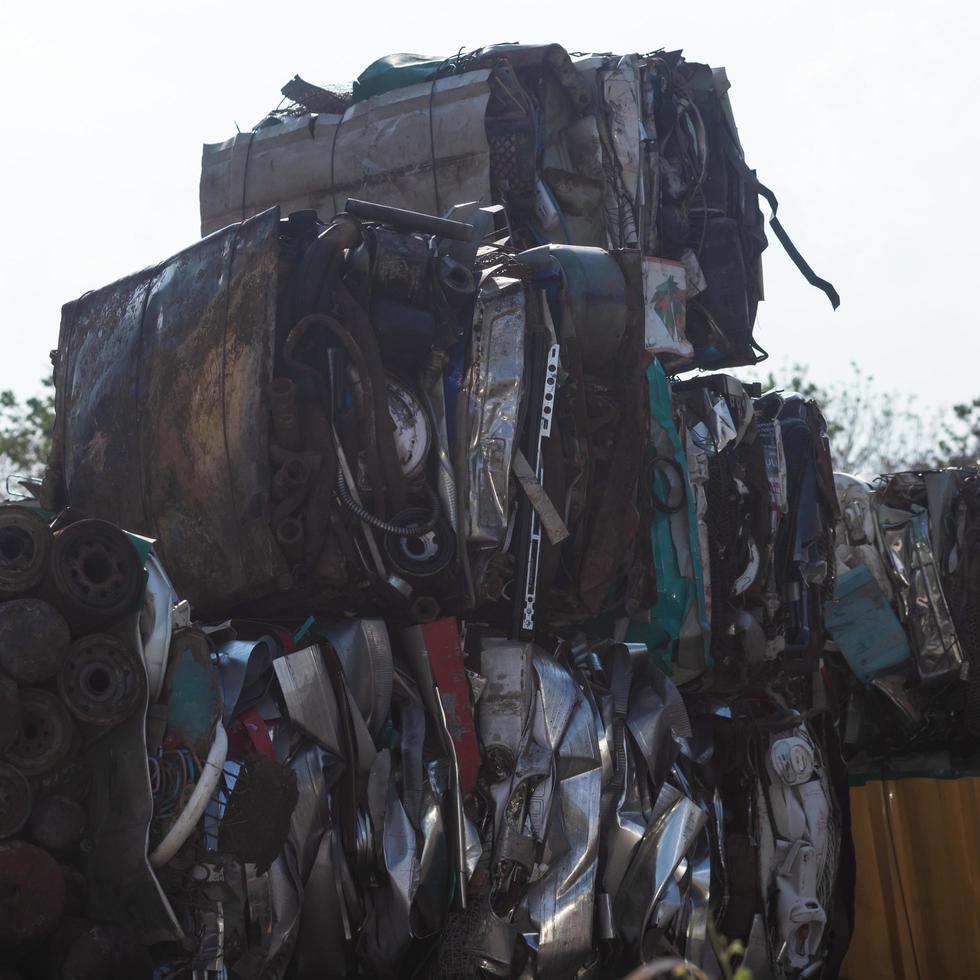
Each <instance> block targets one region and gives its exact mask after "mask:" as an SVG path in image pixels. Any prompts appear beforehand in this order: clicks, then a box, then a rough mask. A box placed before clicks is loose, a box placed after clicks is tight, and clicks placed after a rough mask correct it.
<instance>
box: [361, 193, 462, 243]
mask: <svg viewBox="0 0 980 980" xmlns="http://www.w3.org/2000/svg"><path fill="white" fill-rule="evenodd" d="M344 210H345V211H346V212H347V213H348V214H352V215H354V217H356V218H363V219H364V220H365V221H377V222H379V223H381V224H385V225H391V226H392V228H401V229H402V230H404V231H420V232H423V233H424V234H427V235H438V236H439V237H440V238H451V239H452V240H453V241H455V242H471V241H473V235H474V234H475V231H476V229H475V228H474V227H473V225H468V224H466V223H465V222H464V221H450V220H449V219H448V218H437V217H436V216H435V215H432V214H420V213H419V212H418V211H406V210H405V209H404V208H392V207H389V206H388V205H387V204H372V203H370V202H368V201H357V200H355V199H354V198H349V199H348V201H347V204H346V205H345V206H344Z"/></svg>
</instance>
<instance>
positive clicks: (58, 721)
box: [5, 687, 75, 776]
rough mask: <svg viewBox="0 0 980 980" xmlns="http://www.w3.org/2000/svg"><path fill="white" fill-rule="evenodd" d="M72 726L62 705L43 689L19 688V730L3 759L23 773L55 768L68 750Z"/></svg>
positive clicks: (32, 773) (69, 748)
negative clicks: (15, 739)
mask: <svg viewBox="0 0 980 980" xmlns="http://www.w3.org/2000/svg"><path fill="white" fill-rule="evenodd" d="M74 735H75V726H74V724H73V723H72V720H71V715H69V714H68V711H67V710H66V708H65V706H64V705H63V704H62V703H61V702H60V701H59V700H58V699H57V698H56V697H55V696H54V695H53V694H49V693H48V692H47V691H41V690H39V689H37V688H31V687H27V688H23V689H22V690H21V692H20V734H19V735H18V736H17V741H16V742H14V744H13V745H11V746H10V748H9V749H7V751H6V753H5V755H6V759H7V762H9V763H10V764H11V765H13V766H16V767H17V768H18V769H19V770H20V771H21V772H22V773H24V775H25V776H38V775H40V774H41V773H45V772H50V771H51V770H52V769H55V768H56V767H57V766H59V765H60V764H61V763H62V762H64V760H65V758H66V757H67V756H68V753H69V752H70V751H71V746H72V740H73V738H74Z"/></svg>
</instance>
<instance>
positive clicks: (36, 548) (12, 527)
mask: <svg viewBox="0 0 980 980" xmlns="http://www.w3.org/2000/svg"><path fill="white" fill-rule="evenodd" d="M50 553H51V528H50V527H48V522H47V521H45V520H44V518H43V517H41V515H40V514H38V513H36V512H35V511H33V510H31V509H30V508H29V507H18V506H16V505H15V506H9V507H0V593H4V594H7V595H16V594H18V593H23V592H28V591H29V590H31V589H33V588H34V587H35V586H37V585H38V584H39V583H40V581H41V579H42V578H43V577H44V570H45V568H46V566H47V564H48V556H49V554H50Z"/></svg>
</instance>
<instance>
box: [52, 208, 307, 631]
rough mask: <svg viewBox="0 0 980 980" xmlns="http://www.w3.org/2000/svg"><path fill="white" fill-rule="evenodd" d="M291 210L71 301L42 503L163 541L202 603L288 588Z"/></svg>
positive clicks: (183, 582) (179, 581) (193, 598)
mask: <svg viewBox="0 0 980 980" xmlns="http://www.w3.org/2000/svg"><path fill="white" fill-rule="evenodd" d="M278 235H279V211H278V209H276V208H272V209H270V210H269V211H266V212H265V213H264V214H261V215H259V216H258V217H256V218H254V219H252V220H251V221H247V222H245V223H244V224H241V225H236V226H235V227H233V228H228V229H227V230H226V231H224V232H222V233H220V234H216V235H213V236H211V237H209V238H206V239H204V240H203V241H200V242H197V243H196V244H194V245H192V246H190V247H189V248H187V249H185V250H184V251H182V252H179V253H178V254H177V255H175V256H174V257H173V258H171V259H169V260H168V261H166V262H164V263H162V264H161V265H158V266H155V267H154V268H151V269H147V270H145V271H143V272H139V273H136V274H135V275H132V276H129V277H127V278H126V279H121V280H120V281H119V282H116V283H114V284H112V285H111V286H106V287H105V288H103V289H99V290H96V291H94V292H89V293H86V294H85V295H84V296H83V297H81V299H78V300H76V301H75V302H73V303H69V304H67V305H66V306H65V307H64V310H63V311H62V322H61V333H60V336H59V340H58V353H57V357H56V360H55V387H56V407H57V417H56V422H55V430H54V435H53V444H52V453H51V457H50V461H49V467H48V471H47V473H46V475H45V481H44V493H43V497H44V502H45V504H46V506H47V507H48V508H49V509H52V510H56V509H58V508H59V507H61V506H63V505H66V504H67V505H70V506H72V507H74V508H76V509H77V510H78V511H80V512H82V513H84V514H86V515H87V516H89V517H101V518H104V519H106V520H110V521H112V522H114V523H118V524H119V525H120V526H122V527H126V528H128V529H129V530H131V531H137V532H139V533H140V534H144V535H147V536H149V537H152V538H155V539H156V544H155V546H154V547H155V549H156V551H157V553H158V555H159V556H160V558H161V560H162V561H163V563H164V565H165V566H166V568H167V571H168V573H169V574H170V577H171V579H172V580H173V584H174V586H175V588H176V590H177V592H178V593H179V594H180V595H181V596H182V597H183V598H185V599H187V600H189V601H190V602H191V604H192V605H193V606H194V607H195V609H196V611H197V612H198V613H208V612H216V611H221V610H224V609H228V608H230V607H232V606H234V605H235V604H237V603H240V602H242V601H245V600H248V599H252V598H257V597H260V596H262V595H265V594H267V593H268V592H270V591H273V590H274V589H275V588H276V587H277V586H281V585H282V584H283V583H286V584H288V570H287V568H286V565H285V561H284V559H283V557H282V555H281V553H280V551H279V548H278V545H277V544H276V542H275V539H274V537H273V534H272V530H271V528H270V526H269V520H268V514H267V508H268V494H269V480H270V472H269V465H270V464H269V453H268V422H267V420H268V418H269V404H268V395H267V391H268V388H269V382H270V381H271V378H272V362H273V344H274V331H275V324H276V295H277V288H278V287H277V282H278V268H279V243H278Z"/></svg>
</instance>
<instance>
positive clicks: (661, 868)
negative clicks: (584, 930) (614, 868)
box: [614, 783, 708, 958]
mask: <svg viewBox="0 0 980 980" xmlns="http://www.w3.org/2000/svg"><path fill="white" fill-rule="evenodd" d="M707 819H708V818H707V815H706V814H705V812H704V811H703V810H702V809H701V808H700V807H699V806H698V805H697V804H696V803H694V802H693V801H692V800H690V799H688V798H687V797H686V796H684V794H683V793H681V792H680V790H678V789H675V788H674V787H673V786H671V785H670V784H669V783H664V785H663V787H662V789H661V791H660V795H659V796H658V798H657V802H656V805H655V807H654V811H653V815H652V817H651V819H650V822H649V824H648V825H647V829H646V831H645V833H644V835H643V839H642V840H641V841H640V844H639V846H638V847H637V849H636V851H635V852H634V854H633V860H632V861H631V863H630V866H629V868H628V869H627V871H626V876H625V877H624V879H623V884H622V886H621V887H620V889H619V894H618V895H617V897H616V901H615V905H614V908H615V917H616V928H617V929H618V930H619V932H620V934H621V935H622V937H623V939H624V940H625V941H626V942H627V943H628V944H629V946H630V948H631V949H633V950H634V951H636V952H637V953H638V954H639V955H640V957H641V958H643V936H644V934H645V933H646V931H647V929H648V928H649V926H650V924H651V922H652V920H653V916H654V913H655V910H656V905H657V902H658V901H659V899H660V898H661V897H662V896H663V894H664V892H665V890H666V888H667V885H668V883H669V882H670V880H671V879H672V878H673V876H674V873H675V871H676V870H677V867H678V865H679V864H680V863H681V861H683V860H684V857H685V855H686V854H687V853H688V852H689V851H690V849H691V847H692V845H693V844H694V843H695V841H696V839H697V837H698V835H699V834H700V833H701V831H702V829H703V828H704V826H705V824H706V822H707Z"/></svg>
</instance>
